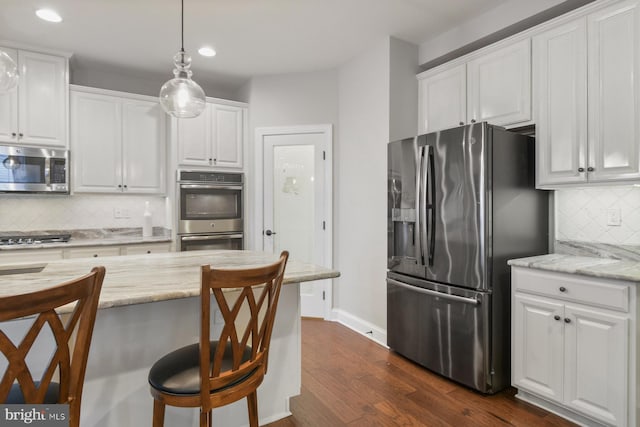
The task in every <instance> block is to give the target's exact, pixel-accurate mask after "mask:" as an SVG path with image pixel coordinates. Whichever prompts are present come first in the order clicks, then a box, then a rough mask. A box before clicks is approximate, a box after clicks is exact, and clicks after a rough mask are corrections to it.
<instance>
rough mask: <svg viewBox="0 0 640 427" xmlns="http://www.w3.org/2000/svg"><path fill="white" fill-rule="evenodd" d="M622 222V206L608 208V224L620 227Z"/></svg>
mask: <svg viewBox="0 0 640 427" xmlns="http://www.w3.org/2000/svg"><path fill="white" fill-rule="evenodd" d="M621 224H622V215H621V213H620V208H611V209H607V225H612V226H614V227H619V226H620V225H621Z"/></svg>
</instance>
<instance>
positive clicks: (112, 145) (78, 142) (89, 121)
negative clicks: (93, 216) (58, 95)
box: [71, 91, 122, 193]
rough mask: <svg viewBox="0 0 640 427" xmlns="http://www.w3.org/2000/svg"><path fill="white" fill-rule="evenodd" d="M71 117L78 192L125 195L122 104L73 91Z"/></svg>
mask: <svg viewBox="0 0 640 427" xmlns="http://www.w3.org/2000/svg"><path fill="white" fill-rule="evenodd" d="M71 117H72V120H71V143H72V151H71V156H72V157H71V158H72V160H71V163H72V165H73V176H72V179H71V185H72V186H73V189H74V191H78V192H82V191H85V192H108V193H113V192H119V191H121V189H122V144H121V138H122V136H121V135H122V114H121V105H120V103H119V102H118V101H117V99H116V98H114V97H111V96H105V95H99V94H93V93H84V92H73V91H72V92H71Z"/></svg>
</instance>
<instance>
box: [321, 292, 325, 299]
mask: <svg viewBox="0 0 640 427" xmlns="http://www.w3.org/2000/svg"><path fill="white" fill-rule="evenodd" d="M324 298H325V294H324V291H322V301H324Z"/></svg>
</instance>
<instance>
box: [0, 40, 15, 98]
mask: <svg viewBox="0 0 640 427" xmlns="http://www.w3.org/2000/svg"><path fill="white" fill-rule="evenodd" d="M16 86H18V66H17V65H16V63H15V61H14V60H13V59H11V57H10V56H9V54H7V53H6V52H3V51H1V50H0V93H4V92H9V91H10V90H11V89H13V88H14V87H16Z"/></svg>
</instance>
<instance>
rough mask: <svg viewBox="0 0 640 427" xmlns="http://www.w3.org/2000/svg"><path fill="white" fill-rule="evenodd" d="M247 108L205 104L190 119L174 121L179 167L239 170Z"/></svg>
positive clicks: (240, 167)
mask: <svg viewBox="0 0 640 427" xmlns="http://www.w3.org/2000/svg"><path fill="white" fill-rule="evenodd" d="M245 115H246V108H244V107H240V106H234V105H226V104H213V103H207V107H206V109H205V111H203V112H202V114H201V115H200V116H198V117H196V118H193V119H177V120H176V122H177V124H176V126H177V138H178V163H179V165H181V166H199V167H207V168H236V169H242V155H243V145H244V125H245V120H246V119H245Z"/></svg>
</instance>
